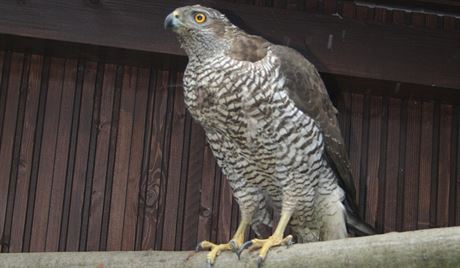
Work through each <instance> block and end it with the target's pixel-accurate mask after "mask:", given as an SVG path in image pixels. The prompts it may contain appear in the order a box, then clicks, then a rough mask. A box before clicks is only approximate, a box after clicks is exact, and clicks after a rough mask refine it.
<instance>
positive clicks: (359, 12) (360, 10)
mask: <svg viewBox="0 0 460 268" xmlns="http://www.w3.org/2000/svg"><path fill="white" fill-rule="evenodd" d="M370 13H371V10H370V9H369V8H368V7H365V6H357V7H356V18H357V19H359V20H367V19H369V14H370Z"/></svg>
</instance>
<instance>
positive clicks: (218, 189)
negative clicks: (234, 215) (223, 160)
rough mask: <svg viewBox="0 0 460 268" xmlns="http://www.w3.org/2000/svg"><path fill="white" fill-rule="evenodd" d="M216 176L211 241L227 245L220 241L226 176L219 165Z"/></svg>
mask: <svg viewBox="0 0 460 268" xmlns="http://www.w3.org/2000/svg"><path fill="white" fill-rule="evenodd" d="M215 171H216V172H215V174H214V180H215V184H214V189H213V197H212V198H213V202H212V219H211V241H216V242H217V243H219V242H220V243H225V242H224V241H219V240H218V239H219V230H220V228H219V218H220V213H221V211H220V203H221V202H220V201H221V196H222V182H223V180H224V178H223V177H224V176H223V175H222V171H221V170H220V168H219V165H217V164H216V168H215Z"/></svg>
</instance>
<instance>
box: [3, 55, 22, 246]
mask: <svg viewBox="0 0 460 268" xmlns="http://www.w3.org/2000/svg"><path fill="white" fill-rule="evenodd" d="M23 62H24V55H23V54H19V53H13V55H12V59H11V67H10V68H11V69H10V74H9V80H8V88H7V93H6V103H5V115H4V121H3V125H2V128H1V129H0V130H1V133H0V231H1V232H3V229H4V224H5V216H6V205H7V198H8V189H9V185H10V172H11V165H12V156H13V149H14V148H13V144H14V139H15V130H16V119H17V114H18V104H19V93H20V86H21V77H22V71H23ZM5 235H6V234H2V236H1V237H0V241H2V242H3V241H8V240H9V239H8V237H4V236H5ZM2 244H3V243H2ZM7 246H8V245H6V248H7ZM2 251H3V246H2Z"/></svg>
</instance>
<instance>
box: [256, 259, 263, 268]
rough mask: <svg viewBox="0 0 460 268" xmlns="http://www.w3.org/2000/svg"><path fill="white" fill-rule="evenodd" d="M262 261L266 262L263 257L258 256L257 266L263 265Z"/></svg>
mask: <svg viewBox="0 0 460 268" xmlns="http://www.w3.org/2000/svg"><path fill="white" fill-rule="evenodd" d="M262 263H264V259H263V258H262V257H260V256H259V257H257V268H260V267H262Z"/></svg>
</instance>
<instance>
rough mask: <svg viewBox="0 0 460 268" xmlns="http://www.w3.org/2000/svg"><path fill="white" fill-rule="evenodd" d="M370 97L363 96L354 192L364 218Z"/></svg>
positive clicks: (368, 95) (367, 95)
mask: <svg viewBox="0 0 460 268" xmlns="http://www.w3.org/2000/svg"><path fill="white" fill-rule="evenodd" d="M370 99H371V96H370V94H369V93H367V94H366V95H365V96H364V106H363V107H364V108H363V121H362V124H363V125H362V132H363V134H362V139H361V143H362V147H361V159H360V163H359V169H360V171H359V173H360V174H359V177H358V179H359V188H356V191H357V192H359V199H358V200H359V201H358V207H359V211H360V214H361V215H362V216H363V217H366V214H367V212H366V199H367V160H368V158H369V152H368V148H369V139H370V136H369V130H370V127H369V123H370V112H371V101H370Z"/></svg>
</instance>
